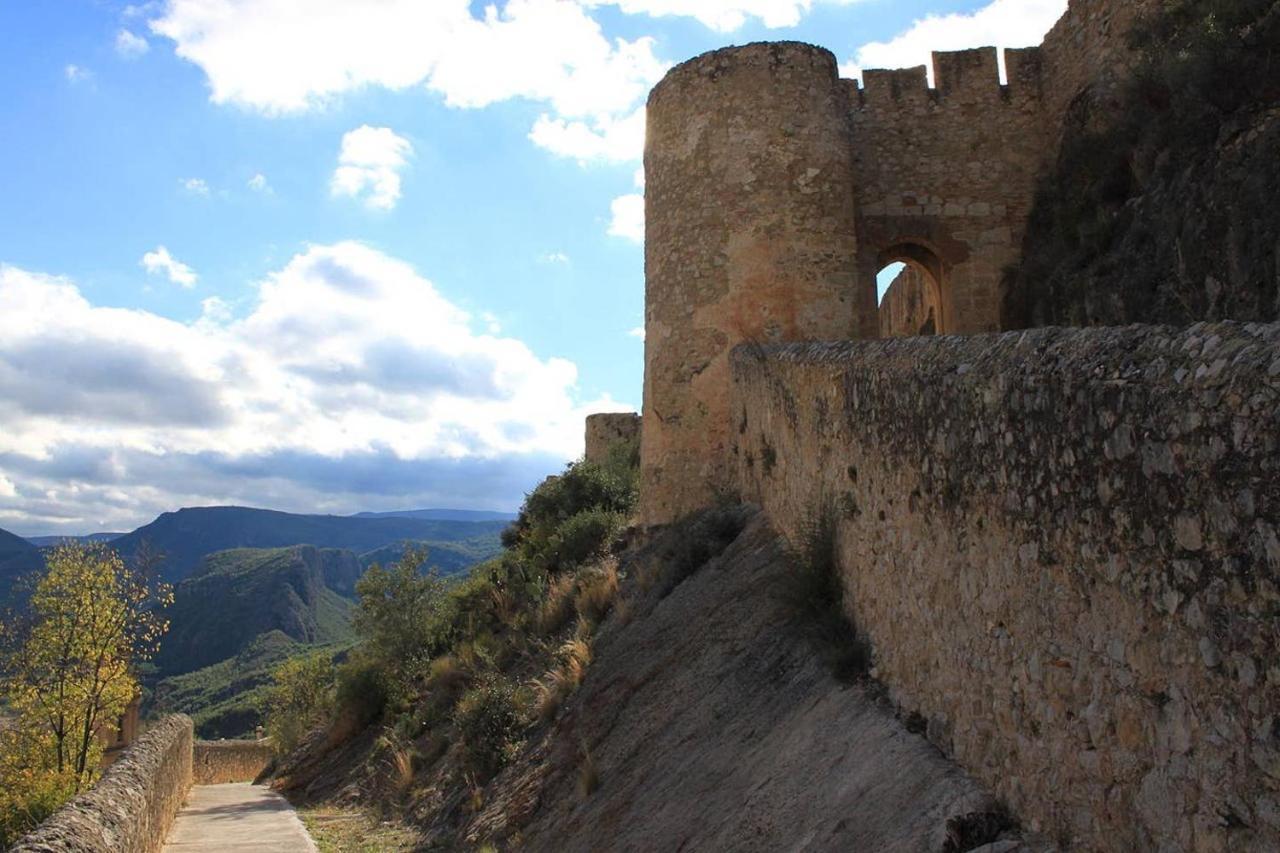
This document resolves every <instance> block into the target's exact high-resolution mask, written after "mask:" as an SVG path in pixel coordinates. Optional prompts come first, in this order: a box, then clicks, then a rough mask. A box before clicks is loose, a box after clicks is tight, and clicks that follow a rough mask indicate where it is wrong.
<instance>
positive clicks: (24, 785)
mask: <svg viewBox="0 0 1280 853" xmlns="http://www.w3.org/2000/svg"><path fill="white" fill-rule="evenodd" d="M46 563H47V566H46V570H45V572H44V574H43V575H42V576H41V577H40V579H39V581H38V582H37V584H36V587H35V590H34V591H33V592H32V594H31V598H30V601H29V602H28V604H27V606H26V608H25V612H24V613H23V614H22V615H21V616H20V617H18V618H17V619H14V620H10V622H9V624H8V625H5V626H3V628H4V631H3V650H2V653H0V698H2V699H3V703H2V704H3V706H7V708H6V711H5V713H6V715H7V716H8V717H9V720H8V722H7V724H6V725H4V726H0V752H4V753H5V758H4V760H3V761H0V786H3V787H5V788H8V789H9V790H8V791H7V796H9V797H19V798H21V797H23V796H26V795H31V796H33V797H35V799H36V801H37V802H38V803H41V804H44V805H42V806H40V807H39V808H38V809H37V811H40V812H44V811H47V801H48V800H57V799H58V798H59V797H61V798H65V797H66V796H70V795H71V794H74V793H76V792H78V791H81V790H83V789H85V788H86V787H88V786H89V785H91V784H92V783H93V781H94V780H95V779H96V777H97V774H98V772H99V768H100V765H101V762H102V752H103V742H102V740H103V739H102V735H103V734H105V733H107V732H108V731H109V729H110V727H111V726H114V725H115V723H116V720H117V719H118V718H119V717H120V715H121V714H123V713H124V711H125V709H126V708H127V707H128V705H129V703H130V702H132V701H133V699H134V698H135V697H136V696H137V695H138V678H137V665H138V664H139V663H140V662H142V661H145V660H147V659H149V658H150V657H151V656H153V655H154V654H155V652H156V650H157V649H158V647H159V641H160V637H161V635H163V634H164V632H165V631H166V630H167V629H168V627H169V625H168V622H167V621H166V620H165V619H164V618H163V615H162V611H163V608H164V607H166V606H168V605H169V604H170V603H171V602H172V601H173V593H172V589H171V588H170V587H169V586H168V585H167V584H163V583H156V582H153V581H152V580H151V579H150V577H149V576H148V574H149V573H148V571H146V570H145V568H144V569H143V570H135V569H132V568H129V567H128V566H126V565H125V563H124V561H123V560H121V559H120V557H119V556H117V555H116V554H115V553H114V552H113V551H111V550H110V549H109V548H107V547H106V546H104V545H101V544H81V543H67V544H64V545H60V546H58V547H56V548H54V549H53V551H52V552H51V553H50V554H49V555H48V557H47V560H46ZM15 784H16V788H17V789H16V790H14V787H15ZM33 817H34V816H33ZM37 822H38V821H37Z"/></svg>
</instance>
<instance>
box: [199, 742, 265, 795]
mask: <svg viewBox="0 0 1280 853" xmlns="http://www.w3.org/2000/svg"><path fill="white" fill-rule="evenodd" d="M274 755H275V753H274V752H272V749H271V741H270V739H266V738H264V739H262V740H198V741H196V742H195V749H194V756H193V758H192V762H191V773H192V781H193V782H194V783H195V784H197V785H221V784H222V783H224V782H253V781H254V780H256V779H257V778H258V776H259V775H261V774H262V771H263V770H266V769H267V765H269V764H270V763H271V759H272V757H273V756H274Z"/></svg>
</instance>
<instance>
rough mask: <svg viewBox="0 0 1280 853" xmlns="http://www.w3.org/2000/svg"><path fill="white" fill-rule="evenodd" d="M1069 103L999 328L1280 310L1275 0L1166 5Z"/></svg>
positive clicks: (1260, 316)
mask: <svg viewBox="0 0 1280 853" xmlns="http://www.w3.org/2000/svg"><path fill="white" fill-rule="evenodd" d="M1129 41H1130V42H1131V43H1132V44H1133V45H1134V47H1135V49H1136V50H1135V53H1134V59H1133V63H1132V65H1133V68H1132V73H1131V74H1130V75H1129V76H1128V78H1127V79H1126V81H1125V82H1124V84H1123V85H1121V86H1118V87H1106V86H1102V85H1094V86H1091V87H1088V88H1085V89H1084V90H1082V91H1081V92H1079V93H1077V94H1076V95H1075V98H1074V100H1073V101H1072V103H1071V105H1070V107H1069V108H1068V110H1067V116H1066V120H1065V122H1064V126H1063V129H1062V135H1061V145H1060V148H1059V150H1058V153H1057V156H1056V161H1055V162H1054V163H1053V165H1052V166H1051V167H1050V168H1049V169H1048V172H1047V174H1046V175H1045V176H1044V178H1043V180H1042V182H1041V185H1040V188H1039V191H1038V193H1037V197H1036V203H1035V205H1034V207H1033V209H1032V213H1031V217H1030V220H1029V223H1028V227H1027V230H1026V233H1025V236H1024V240H1023V252H1022V261H1021V263H1020V265H1019V267H1018V268H1017V269H1016V270H1011V271H1010V272H1009V273H1008V275H1007V276H1006V281H1005V304H1004V309H1003V313H1004V316H1003V318H1002V325H1003V326H1004V327H1005V328H1022V327H1027V326H1052V325H1065V326H1092V325H1106V326H1116V325H1125V324H1129V323H1169V324H1174V325H1185V324H1188V323H1191V322H1195V321H1199V320H1209V321H1217V320H1244V321H1264V322H1269V321H1273V320H1275V319H1277V318H1280V267H1278V266H1277V255H1278V254H1280V216H1277V213H1276V208H1275V199H1276V198H1280V158H1277V156H1276V152H1277V151H1278V150H1280V2H1277V0H1200V2H1197V3H1181V4H1176V3H1170V4H1166V5H1165V6H1164V7H1163V9H1162V11H1160V12H1159V13H1158V14H1152V15H1148V16H1146V17H1145V18H1143V19H1140V20H1139V23H1138V25H1137V26H1136V27H1135V28H1134V29H1133V30H1132V31H1131V32H1130V34H1129Z"/></svg>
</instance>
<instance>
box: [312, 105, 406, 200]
mask: <svg viewBox="0 0 1280 853" xmlns="http://www.w3.org/2000/svg"><path fill="white" fill-rule="evenodd" d="M412 153H413V145H411V144H410V143H409V140H407V139H405V138H404V137H403V136H397V135H396V134H395V132H394V131H392V130H391V128H389V127H370V126H369V125H367V124H366V125H361V126H360V127H358V128H356V129H355V130H352V131H349V132H348V133H346V134H344V135H343V137H342V150H341V151H340V152H339V153H338V168H337V170H335V171H334V173H333V179H332V180H331V181H330V184H329V188H330V191H331V192H332V193H333V194H334V195H335V196H350V197H351V198H360V197H363V198H364V202H365V205H366V206H368V207H370V208H373V209H376V210H390V209H392V208H393V207H395V206H396V202H397V201H399V200H400V170H401V169H403V168H404V167H405V166H406V165H407V163H408V157H409V155H410V154H412Z"/></svg>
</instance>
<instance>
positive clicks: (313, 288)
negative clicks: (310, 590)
mask: <svg viewBox="0 0 1280 853" xmlns="http://www.w3.org/2000/svg"><path fill="white" fill-rule="evenodd" d="M243 307H244V311H243V312H242V313H241V314H240V316H236V317H233V315H232V312H231V311H230V309H229V307H228V306H226V305H225V304H224V303H221V302H215V301H210V300H206V302H205V304H204V311H203V312H202V314H201V317H200V318H199V319H197V320H195V321H192V322H186V323H184V322H177V321H174V320H170V319H166V318H163V317H160V316H157V315H155V314H151V313H149V312H146V311H141V310H135V309H117V308H104V307H100V306H96V305H93V304H91V303H90V302H89V301H88V300H87V299H86V298H85V296H84V295H83V294H82V293H81V292H80V290H79V288H78V287H77V286H76V285H75V284H74V283H73V282H71V281H69V280H66V279H63V278H57V277H53V276H48V275H44V274H40V273H35V272H29V271H25V270H22V269H19V268H16V267H12V266H3V265H0V422H3V423H4V424H5V429H4V430H3V431H0V477H3V478H5V479H6V480H7V481H8V482H10V483H12V484H14V488H13V491H14V493H15V494H13V495H9V494H5V492H7V491H9V490H8V489H3V490H0V527H7V528H14V527H16V528H18V529H20V530H27V531H29V532H39V531H41V530H54V531H58V530H64V531H68V532H74V531H76V530H84V529H88V528H90V527H104V528H129V527H131V526H135V525H137V524H140V523H142V522H144V521H147V520H149V518H150V517H152V516H154V515H155V514H156V513H158V512H161V511H164V510H168V509H173V508H174V507H177V506H183V505H196V504H209V503H226V502H239V503H251V504H255V505H268V506H275V507H279V508H282V509H291V510H295V511H333V512H350V511H355V510H359V509H366V508H373V509H377V508H389V507H392V506H406V505H428V504H433V503H434V504H439V503H445V504H454V505H458V504H465V505H471V506H489V507H495V508H498V507H505V508H510V507H513V506H514V505H516V504H517V503H518V501H519V499H520V496H521V495H522V494H523V493H524V491H526V490H527V489H529V488H530V487H531V486H532V485H533V484H534V483H535V482H536V481H537V479H538V478H539V477H541V476H544V475H545V474H547V473H548V472H550V471H552V470H554V469H555V468H556V467H558V466H559V465H560V464H561V462H562V461H563V460H565V459H567V458H571V457H573V456H576V455H577V454H578V453H580V452H581V449H582V447H581V443H582V417H583V416H585V414H586V413H587V412H589V411H596V410H606V409H610V408H612V409H625V408H626V407H625V406H619V405H618V404H616V403H613V402H612V401H609V400H603V401H602V400H591V401H582V400H580V399H579V398H578V393H577V389H576V383H577V369H576V367H575V366H574V365H573V364H572V363H571V362H568V361H566V360H563V359H559V358H541V357H539V356H537V355H535V354H534V353H533V352H532V351H531V350H530V349H529V348H528V347H527V346H526V345H525V344H524V343H522V342H521V341H519V340H516V339H513V338H504V337H501V336H499V335H498V334H497V333H496V327H495V328H494V329H490V328H487V325H488V324H487V323H486V321H485V320H484V318H482V317H478V318H473V317H472V316H470V315H469V314H468V313H467V312H465V311H463V310H462V309H460V308H458V307H457V306H456V305H454V304H453V303H452V302H450V301H449V300H448V299H446V298H445V297H444V296H443V295H442V294H441V293H440V292H439V291H438V290H437V289H436V287H435V286H434V285H433V284H432V283H431V282H430V281H428V280H427V279H425V278H423V277H422V276H421V275H420V274H418V273H417V272H416V271H415V270H414V269H413V268H412V267H411V266H409V265H408V264H406V263H404V262H403V261H400V260H397V259H395V258H392V257H390V256H387V255H385V254H382V253H380V252H378V251H376V250H374V249H372V248H369V247H368V246H365V245H363V244H360V243H354V242H344V243H337V244H333V245H325V246H313V247H311V248H308V249H307V250H305V251H303V252H301V253H299V254H297V255H296V256H294V257H293V258H292V259H291V260H290V261H289V262H288V263H286V264H285V265H284V266H283V267H281V268H280V269H278V270H276V271H275V272H273V273H271V274H270V275H268V276H267V277H266V278H265V279H264V280H263V281H262V282H260V283H259V286H258V288H257V292H256V297H255V299H254V301H253V303H252V304H251V305H246V306H243ZM19 494H20V495H21V499H19V498H18V497H17V495H19Z"/></svg>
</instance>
